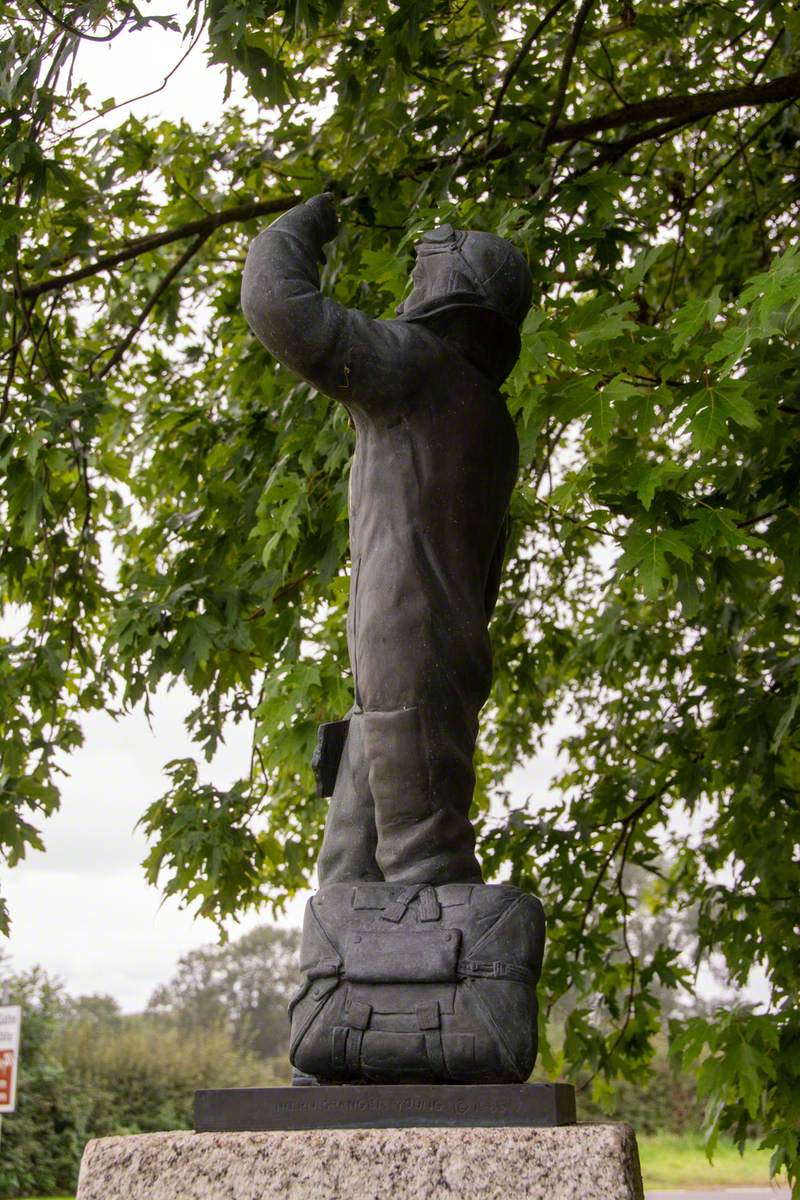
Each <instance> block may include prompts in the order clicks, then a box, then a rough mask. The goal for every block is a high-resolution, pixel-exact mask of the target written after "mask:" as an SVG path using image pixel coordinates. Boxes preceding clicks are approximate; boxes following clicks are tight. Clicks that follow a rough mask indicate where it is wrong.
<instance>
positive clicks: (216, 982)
mask: <svg viewBox="0 0 800 1200" xmlns="http://www.w3.org/2000/svg"><path fill="white" fill-rule="evenodd" d="M297 955H298V935H297V933H296V932H294V931H291V932H287V931H286V930H282V929H275V928H273V927H272V926H269V925H261V926H259V927H258V928H257V929H253V930H251V931H250V933H246V934H244V935H243V936H242V937H240V938H237V939H236V940H235V941H232V942H227V943H226V944H225V945H222V946H206V947H204V948H203V949H200V950H192V951H191V952H190V953H189V954H187V955H185V956H184V957H183V958H182V959H181V960H180V962H179V964H178V969H177V971H176V973H175V975H174V977H173V978H172V980H171V981H170V982H169V983H168V984H165V985H163V986H161V987H159V988H156V990H155V991H154V992H153V995H152V997H151V998H150V1002H149V1004H148V1006H147V1011H148V1013H152V1014H157V1015H160V1016H169V1017H171V1018H173V1019H174V1020H175V1021H176V1022H177V1023H178V1025H179V1026H180V1027H181V1028H183V1029H187V1030H195V1031H197V1030H203V1029H214V1028H219V1027H223V1028H226V1029H228V1030H229V1031H230V1034H231V1036H232V1038H233V1042H234V1045H235V1046H237V1047H238V1048H240V1049H242V1050H252V1051H253V1052H254V1053H255V1054H258V1055H259V1056H260V1057H261V1058H268V1059H269V1058H276V1057H277V1056H279V1055H281V1054H285V1053H286V1051H287V1048H288V1033H289V1024H288V1018H287V1015H286V1009H287V1005H288V1003H289V999H290V998H291V995H292V992H293V991H294V990H295V989H296V987H297V986H298V983H299V981H300V975H299V969H298V961H297Z"/></svg>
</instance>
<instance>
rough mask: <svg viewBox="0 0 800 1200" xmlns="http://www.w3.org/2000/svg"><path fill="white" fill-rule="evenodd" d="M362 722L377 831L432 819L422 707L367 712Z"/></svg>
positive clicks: (427, 755) (428, 765)
mask: <svg viewBox="0 0 800 1200" xmlns="http://www.w3.org/2000/svg"><path fill="white" fill-rule="evenodd" d="M362 720H363V722H364V749H365V752H366V758H367V762H368V764H369V785H370V790H371V792H372V796H373V799H374V801H375V819H376V822H377V825H378V828H379V829H386V828H388V827H389V826H391V825H398V824H406V823H408V822H410V821H422V820H424V819H425V818H426V817H429V816H430V815H431V812H432V811H433V807H432V804H431V786H430V759H429V754H428V747H427V742H426V738H425V729H424V720H423V716H422V713H421V711H420V709H419V707H418V706H414V707H413V708H400V709H395V710H394V711H392V712H365V713H364V714H363V717H362Z"/></svg>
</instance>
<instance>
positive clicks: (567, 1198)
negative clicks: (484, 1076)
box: [77, 1125, 643, 1200]
mask: <svg viewBox="0 0 800 1200" xmlns="http://www.w3.org/2000/svg"><path fill="white" fill-rule="evenodd" d="M445 1197H446V1200H522V1198H523V1197H524V1198H525V1200H642V1198H643V1191H642V1181H641V1174H640V1170H639V1156H638V1152H637V1148H636V1138H635V1136H634V1133H633V1130H632V1129H631V1128H630V1127H629V1126H627V1125H564V1126H560V1127H553V1128H526V1129H525V1128H518V1127H517V1128H504V1129H486V1128H478V1129H336V1130H330V1129H329V1130H311V1131H295V1132H290V1133H286V1132H272V1133H151V1134H134V1135H131V1136H129V1137H114V1138H101V1139H99V1140H98V1141H94V1142H90V1143H89V1144H88V1146H87V1147H86V1151H85V1153H84V1156H83V1162H82V1164H81V1173H80V1180H79V1183H78V1196H77V1200H445Z"/></svg>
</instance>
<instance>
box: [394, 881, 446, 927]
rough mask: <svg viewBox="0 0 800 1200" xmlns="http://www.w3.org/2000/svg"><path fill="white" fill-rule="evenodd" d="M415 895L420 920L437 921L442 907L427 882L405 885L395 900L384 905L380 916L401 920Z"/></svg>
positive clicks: (396, 920)
mask: <svg viewBox="0 0 800 1200" xmlns="http://www.w3.org/2000/svg"><path fill="white" fill-rule="evenodd" d="M417 896H419V919H420V921H438V920H439V918H440V916H441V915H442V909H441V906H440V904H439V901H438V899H437V898H436V891H435V890H434V888H432V887H431V886H430V884H427V883H414V884H412V885H411V886H410V887H407V888H406V889H405V891H403V892H401V893H400V895H399V896H398V897H397V899H396V900H393V901H390V903H389V904H387V905H386V906H385V907H384V910H383V912H382V913H381V917H382V918H383V920H384V921H393V922H395V923H397V922H398V921H402V919H403V917H404V916H405V915H406V910H407V909H408V906H409V904H410V903H411V901H412V900H416V898H417Z"/></svg>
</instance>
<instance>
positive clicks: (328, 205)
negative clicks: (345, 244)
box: [305, 192, 339, 242]
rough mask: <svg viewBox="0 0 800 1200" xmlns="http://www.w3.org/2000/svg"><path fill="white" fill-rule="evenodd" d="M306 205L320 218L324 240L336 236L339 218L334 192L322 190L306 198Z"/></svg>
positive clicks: (326, 240) (327, 240)
mask: <svg viewBox="0 0 800 1200" xmlns="http://www.w3.org/2000/svg"><path fill="white" fill-rule="evenodd" d="M305 206H306V208H308V209H311V210H312V211H313V212H314V214H315V216H317V218H318V219H319V222H320V228H321V229H322V233H323V237H322V240H323V242H329V241H330V240H331V238H334V237H336V230H337V229H338V228H339V218H338V217H337V215H336V197H335V196H334V194H333V192H320V194H319V195H318V196H312V197H311V198H310V199H309V200H306V202H305Z"/></svg>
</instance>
